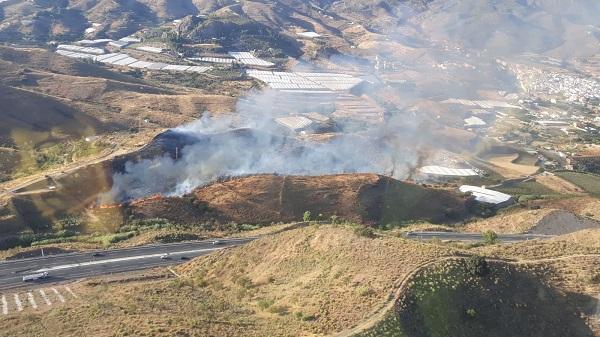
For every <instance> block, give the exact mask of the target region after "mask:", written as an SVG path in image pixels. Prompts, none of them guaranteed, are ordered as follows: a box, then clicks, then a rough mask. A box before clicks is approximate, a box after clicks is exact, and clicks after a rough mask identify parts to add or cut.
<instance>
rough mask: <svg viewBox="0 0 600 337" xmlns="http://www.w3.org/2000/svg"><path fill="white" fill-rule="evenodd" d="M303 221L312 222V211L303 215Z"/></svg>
mask: <svg viewBox="0 0 600 337" xmlns="http://www.w3.org/2000/svg"><path fill="white" fill-rule="evenodd" d="M302 220H303V221H306V222H308V221H310V211H306V212H304V215H302Z"/></svg>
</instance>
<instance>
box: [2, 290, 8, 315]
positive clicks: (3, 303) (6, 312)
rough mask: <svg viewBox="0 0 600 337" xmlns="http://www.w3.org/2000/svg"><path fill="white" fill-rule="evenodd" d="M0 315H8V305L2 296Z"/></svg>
mask: <svg viewBox="0 0 600 337" xmlns="http://www.w3.org/2000/svg"><path fill="white" fill-rule="evenodd" d="M2 314H4V315H8V303H7V302H6V297H4V295H2Z"/></svg>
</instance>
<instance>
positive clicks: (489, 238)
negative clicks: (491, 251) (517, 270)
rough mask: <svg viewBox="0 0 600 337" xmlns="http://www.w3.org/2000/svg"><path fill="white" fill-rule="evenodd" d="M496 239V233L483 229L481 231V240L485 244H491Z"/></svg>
mask: <svg viewBox="0 0 600 337" xmlns="http://www.w3.org/2000/svg"><path fill="white" fill-rule="evenodd" d="M497 241H498V234H496V232H494V231H491V230H489V231H485V232H483V242H484V243H485V244H486V245H493V244H495V243H496V242H497Z"/></svg>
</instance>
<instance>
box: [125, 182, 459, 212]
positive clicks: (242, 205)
mask: <svg viewBox="0 0 600 337" xmlns="http://www.w3.org/2000/svg"><path fill="white" fill-rule="evenodd" d="M175 205H177V206H175ZM305 211H310V212H311V214H312V216H313V219H314V218H321V219H329V218H330V217H331V216H332V215H336V216H338V217H339V218H341V219H346V220H350V221H356V222H360V223H367V224H369V223H371V224H387V223H399V222H403V221H417V220H427V221H430V222H434V223H437V222H447V221H458V220H460V219H461V218H463V217H465V216H467V215H468V210H467V207H466V200H465V199H464V198H463V197H460V196H458V195H455V194H453V193H450V192H447V191H443V190H435V189H428V188H424V187H421V186H418V185H414V184H411V183H405V182H400V181H397V180H394V179H391V178H387V177H382V176H378V175H375V174H344V175H330V176H316V177H303V176H275V175H258V176H250V177H245V178H234V179H231V180H227V181H225V182H217V183H213V184H210V185H208V186H205V187H201V188H198V189H196V190H195V191H194V192H193V193H192V194H190V195H188V196H185V197H182V198H168V197H167V198H149V199H147V200H140V201H137V202H134V203H132V204H130V205H129V206H128V207H127V210H126V212H127V213H128V214H131V216H132V217H134V218H146V219H151V218H165V219H169V220H171V221H174V222H177V223H198V222H202V221H210V220H211V219H212V220H217V221H219V222H229V221H233V222H237V223H272V222H289V221H295V220H300V219H302V217H303V214H304V212H305Z"/></svg>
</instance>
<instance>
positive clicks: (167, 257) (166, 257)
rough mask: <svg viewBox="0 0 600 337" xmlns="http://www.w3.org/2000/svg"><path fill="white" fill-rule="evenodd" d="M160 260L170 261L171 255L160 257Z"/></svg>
mask: <svg viewBox="0 0 600 337" xmlns="http://www.w3.org/2000/svg"><path fill="white" fill-rule="evenodd" d="M160 259H161V260H168V259H170V256H169V254H163V255H161V256H160Z"/></svg>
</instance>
